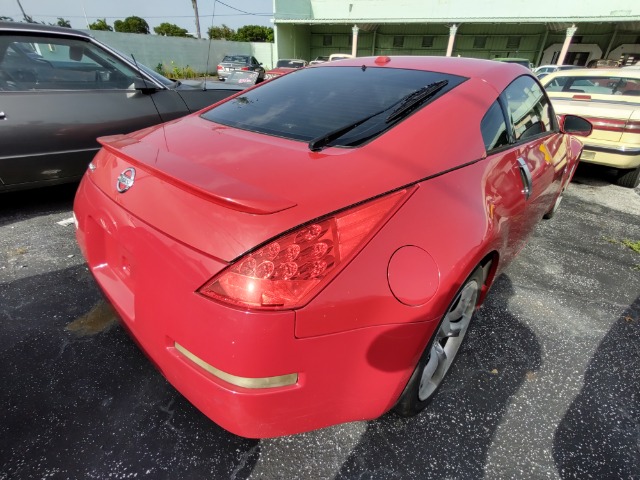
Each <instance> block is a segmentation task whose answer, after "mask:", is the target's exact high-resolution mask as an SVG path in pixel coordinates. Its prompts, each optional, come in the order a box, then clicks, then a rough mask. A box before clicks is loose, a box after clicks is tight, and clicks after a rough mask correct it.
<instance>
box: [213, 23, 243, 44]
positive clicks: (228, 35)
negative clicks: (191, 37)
mask: <svg viewBox="0 0 640 480" xmlns="http://www.w3.org/2000/svg"><path fill="white" fill-rule="evenodd" d="M207 33H208V34H209V38H210V39H212V40H235V37H236V31H235V30H234V29H233V28H229V27H227V26H226V25H225V24H224V23H223V24H222V26H221V27H210V28H209V30H208V31H207Z"/></svg>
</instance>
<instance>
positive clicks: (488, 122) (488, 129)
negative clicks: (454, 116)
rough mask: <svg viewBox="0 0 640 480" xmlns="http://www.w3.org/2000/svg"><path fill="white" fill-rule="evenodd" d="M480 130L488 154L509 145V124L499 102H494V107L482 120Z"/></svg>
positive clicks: (492, 106) (490, 108)
mask: <svg viewBox="0 0 640 480" xmlns="http://www.w3.org/2000/svg"><path fill="white" fill-rule="evenodd" d="M480 130H481V131H482V139H483V140H484V147H485V148H486V150H487V152H489V151H491V150H493V149H495V148H500V147H503V146H505V145H509V135H508V134H507V124H506V123H505V121H504V114H503V113H502V108H501V107H500V104H499V103H498V101H497V100H496V101H495V102H493V105H491V107H489V110H487V113H485V115H484V117H483V118H482V123H480Z"/></svg>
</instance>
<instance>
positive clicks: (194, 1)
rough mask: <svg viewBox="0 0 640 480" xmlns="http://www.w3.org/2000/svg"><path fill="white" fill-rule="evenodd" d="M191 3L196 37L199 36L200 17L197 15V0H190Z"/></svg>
mask: <svg viewBox="0 0 640 480" xmlns="http://www.w3.org/2000/svg"><path fill="white" fill-rule="evenodd" d="M191 5H193V11H194V13H195V15H196V33H197V35H198V38H202V37H200V17H199V16H198V0H191Z"/></svg>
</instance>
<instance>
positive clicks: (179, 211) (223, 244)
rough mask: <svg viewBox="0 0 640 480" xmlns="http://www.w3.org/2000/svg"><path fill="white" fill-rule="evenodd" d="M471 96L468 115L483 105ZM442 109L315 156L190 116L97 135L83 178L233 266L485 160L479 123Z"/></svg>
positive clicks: (289, 143) (298, 146)
mask: <svg viewBox="0 0 640 480" xmlns="http://www.w3.org/2000/svg"><path fill="white" fill-rule="evenodd" d="M466 83H469V82H466ZM461 87H462V85H461ZM478 88H481V86H479V87H478ZM468 98H469V104H468V108H469V110H473V109H478V108H479V109H485V108H486V107H487V106H482V105H479V104H478V102H477V101H474V98H473V97H472V96H469V97H468ZM438 103H439V104H440V105H438ZM449 108H450V105H449V104H448V103H446V102H437V101H436V102H434V103H433V105H430V106H429V108H428V109H429V110H430V114H429V115H419V114H415V115H413V116H411V117H409V118H408V119H406V120H405V121H404V122H403V128H393V129H391V130H389V131H387V132H386V133H385V134H383V135H381V136H380V137H378V138H377V139H376V140H374V141H372V142H370V143H369V144H366V145H363V146H360V147H357V148H335V147H329V148H326V149H325V150H322V151H320V152H312V151H310V150H309V148H308V146H307V143H305V142H299V141H293V140H288V139H283V138H278V137H272V136H269V135H264V134H258V133H254V132H249V131H244V130H239V129H236V128H231V127H226V126H223V125H220V124H216V123H213V122H210V121H208V120H204V119H203V118H201V117H199V116H197V115H191V116H188V117H185V118H182V119H180V120H176V121H174V122H170V123H167V124H164V125H160V126H156V127H151V128H148V129H146V130H142V131H140V132H137V133H134V134H131V135H120V136H113V137H104V138H101V139H99V141H100V143H102V145H103V146H104V148H103V150H102V151H101V153H100V154H99V155H98V157H96V160H95V161H94V163H95V164H96V165H97V167H98V168H97V169H96V170H95V171H93V172H91V173H90V176H91V178H92V180H93V181H94V182H95V183H96V184H97V185H98V186H99V187H100V188H101V189H102V190H103V191H105V193H107V194H108V195H109V196H111V197H112V198H113V199H114V200H115V201H117V202H118V203H119V204H120V205H122V206H123V207H124V208H126V209H128V210H129V211H131V212H132V213H133V214H135V215H137V216H138V217H139V218H141V219H143V220H145V221H147V222H148V223H150V224H152V225H153V226H154V227H156V228H158V229H160V230H162V231H164V232H166V233H167V234H169V235H171V236H173V237H175V238H179V239H180V240H181V241H183V242H185V243H187V244H189V245H192V246H193V247H196V248H198V249H199V250H201V251H205V252H209V253H211V254H212V255H215V256H216V257H217V258H219V259H222V260H225V261H230V260H232V259H234V258H236V257H238V256H239V255H241V254H243V253H245V252H246V251H247V250H249V249H251V248H253V247H255V246H257V245H259V244H260V243H262V242H264V241H267V240H269V239H271V238H272V237H274V236H276V235H278V234H280V233H282V232H284V231H287V230H289V229H291V228H294V227H296V226H298V225H300V224H302V223H305V222H308V221H310V220H313V219H315V218H318V217H321V216H323V215H326V214H329V213H332V212H335V211H337V210H340V209H342V208H345V207H348V206H350V205H354V204H357V203H359V202H362V201H365V200H367V199H370V198H373V197H375V196H378V195H381V194H384V193H386V192H390V191H392V190H394V189H397V188H400V187H404V186H408V185H412V184H415V183H417V182H419V181H421V180H424V179H427V178H429V177H431V176H435V175H439V174H442V173H443V172H446V171H448V170H451V169H455V168H458V167H461V166H463V165H465V164H468V163H470V162H474V161H476V160H478V159H480V158H482V157H483V156H484V147H483V142H482V137H481V134H480V129H479V126H478V125H474V122H459V121H457V120H456V116H455V115H447V114H446V113H447V112H446V110H447V109H449ZM423 110H426V108H425V109H423ZM469 110H468V111H467V114H471V115H473V114H472V112H470V111H469ZM478 118H481V115H479V117H478ZM478 124H479V121H478ZM416 133H421V136H420V137H419V138H416V137H417V135H416ZM448 138H450V139H451V140H447V139H448ZM460 139H464V141H460ZM131 166H133V167H134V168H136V169H137V170H138V171H137V173H136V182H135V183H136V185H135V186H134V187H132V188H131V189H130V191H127V192H126V193H125V194H120V193H118V192H117V191H116V189H115V188H114V185H115V184H116V182H117V178H118V175H119V174H121V173H122V172H123V171H124V170H125V169H126V168H128V167H131ZM447 196H450V194H447ZM449 199H450V198H449Z"/></svg>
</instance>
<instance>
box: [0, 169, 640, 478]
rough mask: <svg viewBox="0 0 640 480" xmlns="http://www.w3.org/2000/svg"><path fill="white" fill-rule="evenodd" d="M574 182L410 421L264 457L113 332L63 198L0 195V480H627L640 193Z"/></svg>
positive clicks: (635, 377)
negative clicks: (436, 389)
mask: <svg viewBox="0 0 640 480" xmlns="http://www.w3.org/2000/svg"><path fill="white" fill-rule="evenodd" d="M587 167H588V166H580V168H579V170H578V172H577V176H576V179H575V181H574V182H573V183H572V184H571V185H570V187H569V189H568V191H567V194H566V195H565V199H564V201H563V204H562V206H561V209H560V211H559V212H558V213H557V214H556V216H555V218H553V219H552V220H548V221H543V222H542V223H541V224H540V225H539V226H538V227H537V229H536V231H535V233H534V236H533V237H532V238H531V240H530V242H529V243H528V245H527V246H526V247H525V248H524V249H523V251H522V252H521V254H520V256H519V258H518V259H517V260H516V261H515V262H514V263H513V264H512V265H511V266H510V267H509V269H508V270H507V271H506V273H505V274H503V275H502V276H501V277H500V278H498V279H497V281H496V284H495V285H494V288H493V289H492V291H491V293H490V294H489V296H488V298H487V301H486V303H485V305H484V306H483V307H482V308H481V309H480V310H479V312H478V314H477V316H476V318H475V320H474V323H473V324H472V326H471V328H470V330H469V333H468V336H467V339H466V340H465V343H464V344H463V347H462V349H461V351H460V353H459V358H458V359H457V361H456V363H455V364H454V366H453V367H452V369H451V371H450V373H449V375H448V377H447V379H446V380H445V383H444V385H443V388H442V389H441V390H440V391H439V393H438V394H437V396H436V398H435V399H434V401H433V403H432V404H431V405H430V406H429V407H428V408H427V409H426V410H425V411H424V412H423V413H422V414H420V415H419V416H417V417H414V418H411V419H405V418H400V417H397V416H395V415H393V414H387V415H385V416H383V417H382V418H380V419H378V420H374V421H368V422H352V423H348V424H343V425H337V426H334V427H329V428H326V429H323V430H318V431H314V432H309V433H305V434H300V435H294V436H289V437H283V438H277V439H269V440H248V439H244V438H240V437H237V436H235V435H233V434H231V433H228V432H226V431H225V430H223V429H221V428H220V427H218V426H217V425H216V424H214V423H213V422H211V421H210V420H208V419H207V418H206V417H205V416H204V415H202V414H201V413H200V412H199V411H198V410H196V409H195V408H194V407H193V406H192V405H191V404H189V402H187V401H186V400H185V399H184V398H183V397H182V396H181V395H180V394H179V393H177V392H176V391H175V390H174V389H173V387H171V385H169V384H168V383H167V382H166V380H164V378H163V377H162V376H161V375H160V373H158V371H156V370H155V369H154V367H153V365H152V364H151V363H150V362H149V361H148V360H147V359H146V358H145V356H144V355H143V354H142V353H141V351H140V350H139V349H138V348H137V346H136V345H135V343H134V342H133V341H132V340H131V339H130V338H129V337H128V335H127V334H126V333H125V331H124V330H123V329H122V327H121V326H120V325H119V324H118V321H117V318H116V317H115V315H114V314H113V311H112V310H111V309H110V308H109V306H108V305H107V304H106V303H105V302H104V300H103V299H102V296H101V294H100V292H99V290H98V288H97V287H96V284H95V283H94V281H93V279H92V277H91V275H90V274H89V272H88V270H87V268H86V266H85V264H84V261H83V258H82V256H81V255H80V252H79V250H78V247H77V245H76V243H75V239H74V227H73V224H69V223H68V222H67V223H66V224H65V220H67V219H69V218H70V217H71V211H72V202H73V194H74V190H75V186H73V185H71V186H62V187H53V188H47V189H40V190H37V191H31V192H16V193H11V194H4V195H0V367H1V368H0V406H1V407H2V408H1V410H0V480H4V479H7V480H8V479H32V478H51V479H67V478H70V479H76V478H77V479H93V478H95V479H106V478H110V479H129V478H135V479H141V478H150V479H164V478H167V479H290V478H295V479H298V478H300V479H314V480H315V479H417V478H425V479H430V478H433V479H476V478H486V479H529V478H530V479H584V478H594V479H605V478H606V479H609V478H616V479H635V480H640V252H638V251H634V249H633V248H632V247H634V242H637V243H636V244H635V245H637V246H640V188H636V189H635V190H630V189H624V188H620V187H617V186H615V185H612V184H611V183H610V182H611V177H610V176H607V173H606V172H604V171H602V170H601V169H594V168H587ZM59 222H62V223H59ZM366 401H367V399H366V398H362V402H366Z"/></svg>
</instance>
